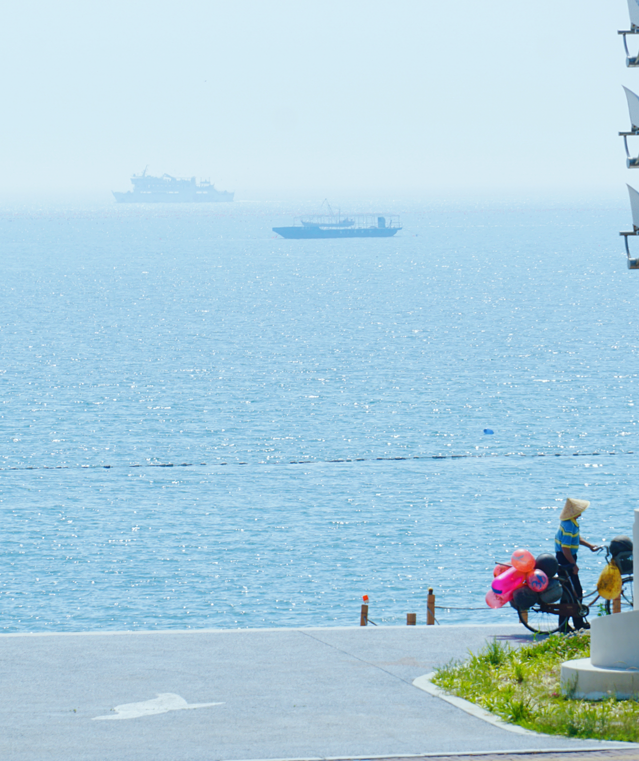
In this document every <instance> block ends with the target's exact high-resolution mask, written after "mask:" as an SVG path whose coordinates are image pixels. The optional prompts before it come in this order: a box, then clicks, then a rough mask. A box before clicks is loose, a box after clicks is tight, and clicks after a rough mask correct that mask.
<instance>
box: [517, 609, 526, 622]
mask: <svg viewBox="0 0 639 761" xmlns="http://www.w3.org/2000/svg"><path fill="white" fill-rule="evenodd" d="M519 620H520V621H521V622H522V624H527V623H528V611H527V610H520V611H519Z"/></svg>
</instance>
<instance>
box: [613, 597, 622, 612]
mask: <svg viewBox="0 0 639 761" xmlns="http://www.w3.org/2000/svg"><path fill="white" fill-rule="evenodd" d="M612 612H613V613H621V596H619V597H615V599H614V600H613V601H612Z"/></svg>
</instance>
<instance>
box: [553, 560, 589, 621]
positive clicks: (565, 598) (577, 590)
mask: <svg viewBox="0 0 639 761" xmlns="http://www.w3.org/2000/svg"><path fill="white" fill-rule="evenodd" d="M557 575H558V576H559V577H560V578H561V580H562V581H565V580H569V581H570V583H571V585H572V591H573V593H574V595H575V598H576V599H577V601H578V602H581V601H582V600H583V596H584V592H583V589H582V588H581V582H580V581H579V574H577V573H573V572H572V568H571V567H570V566H562V565H560V566H559V570H558V571H557ZM561 602H562V603H571V602H572V599H571V597H570V596H569V595H568V594H567V593H566V591H565V590H564V593H563V594H562V596H561ZM569 618H570V616H559V628H560V629H561V630H564V629H567V628H568V619H569ZM572 623H573V626H574V627H575V629H582V628H583V625H584V620H583V618H582V617H581V616H573V617H572Z"/></svg>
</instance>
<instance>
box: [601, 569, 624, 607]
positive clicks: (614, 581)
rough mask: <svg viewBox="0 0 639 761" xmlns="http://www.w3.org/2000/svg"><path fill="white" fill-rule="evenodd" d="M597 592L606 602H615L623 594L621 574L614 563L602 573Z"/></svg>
mask: <svg viewBox="0 0 639 761" xmlns="http://www.w3.org/2000/svg"><path fill="white" fill-rule="evenodd" d="M597 592H599V594H600V595H601V596H602V597H604V598H605V599H606V600H614V599H615V598H617V597H619V595H620V594H621V573H620V572H619V569H618V568H617V566H616V565H615V564H614V563H609V564H608V565H607V566H606V567H605V568H604V569H603V571H602V572H601V575H600V576H599V581H597Z"/></svg>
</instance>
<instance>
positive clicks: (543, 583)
mask: <svg viewBox="0 0 639 761" xmlns="http://www.w3.org/2000/svg"><path fill="white" fill-rule="evenodd" d="M526 584H527V585H528V587H529V588H530V589H532V590H533V591H534V592H543V591H544V589H546V587H547V586H548V576H546V574H545V573H544V572H543V571H542V570H540V569H539V568H535V570H534V571H531V572H530V573H529V574H528V576H526Z"/></svg>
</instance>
